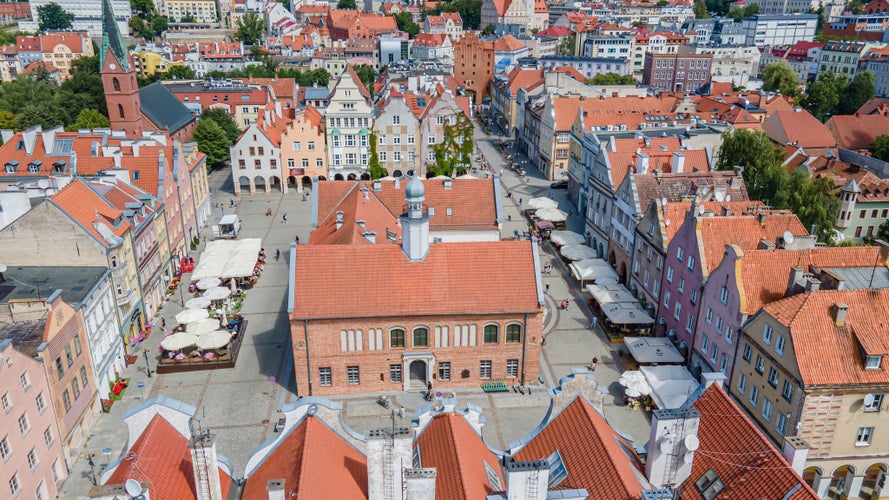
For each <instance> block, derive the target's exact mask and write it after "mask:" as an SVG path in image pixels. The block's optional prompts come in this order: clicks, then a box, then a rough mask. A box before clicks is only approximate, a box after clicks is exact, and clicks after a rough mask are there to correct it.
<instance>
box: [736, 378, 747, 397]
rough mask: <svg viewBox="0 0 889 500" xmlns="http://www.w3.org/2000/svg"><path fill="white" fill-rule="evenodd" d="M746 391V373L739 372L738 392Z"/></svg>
mask: <svg viewBox="0 0 889 500" xmlns="http://www.w3.org/2000/svg"><path fill="white" fill-rule="evenodd" d="M746 391H747V375H744V374H741V378H740V379H739V380H738V392H740V393H741V394H744V392H746Z"/></svg>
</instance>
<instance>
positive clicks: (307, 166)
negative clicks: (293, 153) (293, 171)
mask: <svg viewBox="0 0 889 500" xmlns="http://www.w3.org/2000/svg"><path fill="white" fill-rule="evenodd" d="M272 161H275V160H272ZM288 161H290V160H288ZM301 165H302V167H303V168H309V159H308V158H303V159H302V162H301ZM272 166H274V165H272Z"/></svg>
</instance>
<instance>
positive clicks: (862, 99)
mask: <svg viewBox="0 0 889 500" xmlns="http://www.w3.org/2000/svg"><path fill="white" fill-rule="evenodd" d="M842 95H843V98H842V99H840V103H839V105H837V112H836V114H838V115H851V114H853V113H855V112H856V111H858V108H860V107H861V106H862V105H863V104H864V103H866V102H867V101H868V100H870V99H872V98H873V97H874V74H873V73H871V72H870V71H862V72H860V73H858V74H857V75H855V78H853V79H852V81H851V82H849V85H846V88H845V89H843V94H842Z"/></svg>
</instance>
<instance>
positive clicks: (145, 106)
mask: <svg viewBox="0 0 889 500" xmlns="http://www.w3.org/2000/svg"><path fill="white" fill-rule="evenodd" d="M139 98H140V99H141V100H142V113H143V114H144V115H145V116H147V117H148V119H149V120H151V121H152V122H153V123H154V124H155V125H157V126H158V127H160V128H166V129H169V130H170V133H171V134H172V133H174V132H176V131H177V130H179V129H181V128H182V127H184V126H186V125H188V124H189V123H191V121H192V120H194V115H192V114H191V112H190V111H189V110H188V108H187V107H185V105H184V104H182V103H181V102H179V99H176V96H174V95H173V93H172V92H170V91H169V90H168V89H167V88H166V87H164V85H163V84H162V83H161V82H154V83H152V84H151V85H148V86H146V87H142V88H141V89H139Z"/></svg>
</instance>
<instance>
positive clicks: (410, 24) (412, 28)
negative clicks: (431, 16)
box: [395, 11, 420, 38]
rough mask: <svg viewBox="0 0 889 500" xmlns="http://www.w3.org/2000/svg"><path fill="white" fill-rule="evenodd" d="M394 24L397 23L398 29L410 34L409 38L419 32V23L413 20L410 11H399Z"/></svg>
mask: <svg viewBox="0 0 889 500" xmlns="http://www.w3.org/2000/svg"><path fill="white" fill-rule="evenodd" d="M395 24H397V25H398V29H400V30H401V31H404V32H405V33H407V34H408V35H410V37H411V38H416V36H417V33H419V32H420V25H419V24H417V23H415V22H414V18H412V17H411V13H410V12H407V11H405V12H399V13H398V15H396V16H395Z"/></svg>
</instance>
